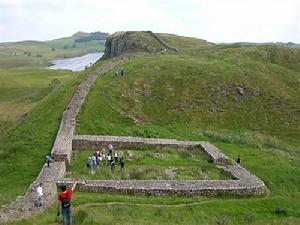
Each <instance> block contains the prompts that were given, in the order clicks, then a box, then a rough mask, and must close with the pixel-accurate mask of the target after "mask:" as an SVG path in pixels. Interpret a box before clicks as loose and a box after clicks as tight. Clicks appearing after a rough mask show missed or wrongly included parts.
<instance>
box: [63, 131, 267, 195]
mask: <svg viewBox="0 0 300 225" xmlns="http://www.w3.org/2000/svg"><path fill="white" fill-rule="evenodd" d="M108 144H113V146H114V147H116V148H122V147H142V146H155V147H162V146H170V147H180V148H195V147H200V149H201V150H202V151H203V152H205V153H206V154H207V155H208V156H209V157H210V158H211V159H212V161H213V162H214V163H215V164H216V166H218V167H219V168H221V169H223V170H224V172H227V173H230V174H231V176H232V177H233V178H234V179H233V180H194V181H191V180H189V181H169V180H119V181H118V180H117V181H116V180H94V181H91V180H89V181H82V182H81V183H80V184H79V185H78V190H79V191H83V192H109V193H121V194H145V195H159V196H164V195H186V196H189V195H217V194H232V195H259V194H263V193H264V192H265V189H266V187H265V184H264V182H263V181H261V180H260V179H259V178H258V177H256V176H255V175H253V174H251V173H250V172H249V171H247V170H246V169H245V168H243V167H242V166H240V165H239V164H237V163H236V162H235V161H234V160H232V159H231V158H229V157H228V156H226V155H225V154H224V153H222V152H221V151H220V150H219V149H218V148H217V147H215V146H214V145H212V144H210V143H209V142H204V141H202V142H201V141H178V140H175V139H153V138H140V137H126V136H123V137H120V136H95V135H75V136H74V138H73V142H72V148H73V150H100V149H102V148H106V147H107V145H108ZM62 183H64V184H67V185H69V184H70V182H69V181H68V180H62V181H60V182H58V186H60V185H61V184H62Z"/></svg>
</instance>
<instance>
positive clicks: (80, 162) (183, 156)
mask: <svg viewBox="0 0 300 225" xmlns="http://www.w3.org/2000/svg"><path fill="white" fill-rule="evenodd" d="M117 151H118V152H119V153H120V152H122V153H123V155H124V158H125V163H126V164H125V169H124V171H122V170H121V168H120V165H119V164H116V165H115V170H114V171H111V169H110V167H109V166H108V161H107V160H105V161H103V164H102V165H101V166H100V167H99V169H96V170H95V171H96V173H95V174H94V175H90V174H89V171H88V169H87V167H86V161H87V159H88V157H89V156H91V155H92V154H93V153H94V152H92V151H84V152H82V151H76V153H75V160H74V161H73V163H72V165H71V166H70V167H69V168H68V170H67V171H68V173H67V174H68V175H67V176H68V177H79V178H80V179H91V180H96V179H97V180H98V179H100V180H111V179H116V180H120V179H122V180H149V179H150V180H157V179H159V180H162V179H164V180H171V179H176V180H203V179H211V180H221V179H222V180H223V179H231V176H230V175H229V174H226V173H225V172H223V171H222V170H219V169H217V167H216V166H215V164H213V163H212V162H209V158H208V157H207V156H206V155H205V154H204V153H202V152H201V150H199V149H189V150H186V149H172V148H162V149H152V148H151V149H148V148H145V149H136V150H132V149H122V150H117ZM129 151H130V152H131V153H133V154H134V158H133V159H130V158H129V157H128V152H129ZM156 153H158V154H162V155H155V154H156Z"/></svg>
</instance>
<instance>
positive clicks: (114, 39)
mask: <svg viewBox="0 0 300 225" xmlns="http://www.w3.org/2000/svg"><path fill="white" fill-rule="evenodd" d="M166 50H168V51H173V52H176V51H178V49H176V48H174V47H172V46H171V45H170V44H168V43H166V42H165V41H164V40H162V39H161V38H160V37H159V35H157V34H154V33H153V32H152V31H139V32H137V31H126V32H117V33H114V34H112V35H110V36H108V37H107V39H106V43H105V53H104V58H111V57H116V56H119V55H121V54H123V53H134V52H148V53H153V52H160V51H166Z"/></svg>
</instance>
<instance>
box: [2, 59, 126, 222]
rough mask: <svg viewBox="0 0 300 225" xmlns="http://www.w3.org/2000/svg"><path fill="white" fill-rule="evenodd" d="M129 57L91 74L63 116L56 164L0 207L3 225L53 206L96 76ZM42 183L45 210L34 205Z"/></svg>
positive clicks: (110, 63)
mask: <svg viewBox="0 0 300 225" xmlns="http://www.w3.org/2000/svg"><path fill="white" fill-rule="evenodd" d="M127 57H128V56H126V55H125V56H121V57H118V58H114V59H112V60H110V62H109V63H106V64H104V65H103V66H101V67H99V68H98V69H96V71H94V72H92V73H90V74H89V75H88V76H87V77H86V78H85V80H84V81H83V82H82V83H81V84H80V86H79V88H78V89H77V91H76V93H75V94H74V96H73V97H72V99H71V101H70V103H69V105H68V107H67V108H66V110H65V111H64V112H63V115H62V120H61V124H60V128H59V131H58V133H57V136H56V139H55V142H54V145H53V148H52V151H51V154H52V156H54V160H55V163H53V164H52V165H51V167H50V168H48V167H47V166H43V167H42V169H41V171H40V174H39V176H38V177H37V178H36V180H35V181H34V182H33V183H32V184H31V185H30V186H29V187H28V189H27V190H26V192H25V193H24V195H23V196H19V197H17V199H16V200H15V201H13V202H11V203H9V204H5V205H3V206H1V208H0V224H2V223H6V222H8V221H12V220H20V219H25V218H29V217H30V216H32V214H34V213H38V212H42V211H44V210H47V209H48V208H49V207H50V206H51V204H52V203H53V202H54V200H55V196H56V192H57V186H56V182H57V181H58V180H60V179H62V178H63V177H64V175H65V171H66V164H67V165H68V164H70V162H71V155H72V138H73V135H74V132H75V127H76V117H77V114H78V112H79V110H80V107H81V105H82V103H83V102H84V100H85V97H86V96H87V94H88V92H89V90H90V88H91V86H92V85H93V83H94V82H95V80H96V78H97V76H99V75H101V74H104V73H106V72H108V71H109V70H111V69H112V68H114V67H115V66H116V65H118V64H119V63H120V62H122V60H123V59H124V58H127ZM40 183H43V189H44V196H45V200H46V207H44V208H43V209H40V208H38V207H36V206H35V202H36V200H37V193H36V189H37V187H38V186H39V184H40Z"/></svg>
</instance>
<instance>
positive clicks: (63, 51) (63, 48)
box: [0, 32, 107, 68]
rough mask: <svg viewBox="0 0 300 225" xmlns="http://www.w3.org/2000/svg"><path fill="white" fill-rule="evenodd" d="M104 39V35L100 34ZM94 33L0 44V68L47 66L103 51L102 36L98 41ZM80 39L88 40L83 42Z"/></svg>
mask: <svg viewBox="0 0 300 225" xmlns="http://www.w3.org/2000/svg"><path fill="white" fill-rule="evenodd" d="M99 33H100V34H101V35H102V34H103V35H104V36H105V37H106V35H107V34H106V33H101V32H99ZM94 34H98V33H97V32H95V33H84V32H77V33H76V34H74V35H72V36H71V37H65V38H59V39H55V40H51V41H44V42H42V41H21V42H8V43H0V67H2V68H4V67H6V68H9V67H18V66H26V65H34V64H38V63H39V64H47V63H48V61H49V60H52V59H57V58H67V57H74V56H79V55H83V54H86V53H90V52H99V51H100V52H102V51H104V43H105V38H104V36H103V37H102V38H101V39H99V38H98V37H97V35H96V38H95V37H94V36H95V35H94ZM82 38H88V39H86V40H84V41H79V42H78V40H82Z"/></svg>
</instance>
